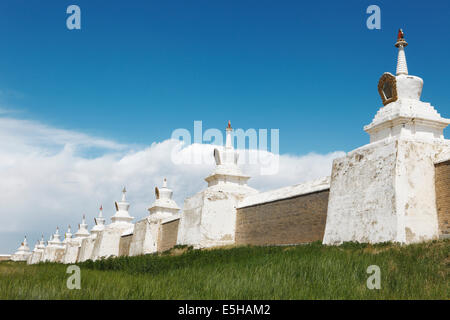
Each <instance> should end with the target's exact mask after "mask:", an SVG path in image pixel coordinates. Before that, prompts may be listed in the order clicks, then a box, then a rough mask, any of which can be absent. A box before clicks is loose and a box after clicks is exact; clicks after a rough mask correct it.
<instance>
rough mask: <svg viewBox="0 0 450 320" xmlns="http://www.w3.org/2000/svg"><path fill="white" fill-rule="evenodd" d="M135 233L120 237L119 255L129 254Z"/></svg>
mask: <svg viewBox="0 0 450 320" xmlns="http://www.w3.org/2000/svg"><path fill="white" fill-rule="evenodd" d="M132 238H133V234H129V235H126V236H121V237H120V242H119V257H123V256H128V255H129V252H130V244H131V239H132Z"/></svg>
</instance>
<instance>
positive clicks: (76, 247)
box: [62, 215, 90, 264]
mask: <svg viewBox="0 0 450 320" xmlns="http://www.w3.org/2000/svg"><path fill="white" fill-rule="evenodd" d="M89 236H90V233H89V231H88V225H87V224H86V216H85V215H83V219H82V221H81V223H80V224H78V231H77V232H76V233H75V237H72V234H71V230H70V226H69V230H68V232H67V233H66V239H65V241H64V242H65V246H66V250H65V253H64V257H63V259H62V262H63V263H67V264H69V263H75V262H77V261H78V258H79V254H80V247H81V243H82V241H83V239H86V238H89Z"/></svg>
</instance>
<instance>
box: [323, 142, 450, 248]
mask: <svg viewBox="0 0 450 320" xmlns="http://www.w3.org/2000/svg"><path fill="white" fill-rule="evenodd" d="M449 146H450V142H449V141H448V140H444V139H432V140H419V139H411V140H408V139H385V140H381V141H378V142H375V143H371V144H369V145H366V146H364V147H361V148H358V149H356V150H354V151H352V152H350V153H349V154H348V155H347V156H345V157H343V158H339V159H336V160H335V161H334V162H333V169H332V175H331V186H330V198H329V203H328V213H327V224H326V228H325V235H324V240H323V243H325V244H339V243H342V242H345V241H357V242H369V243H376V242H385V241H396V242H402V243H412V242H419V241H424V240H429V239H436V238H437V236H438V227H437V226H438V224H437V210H436V198H435V184H434V161H435V160H436V158H437V157H438V156H439V155H440V154H441V153H443V152H445V151H446V150H448V148H449Z"/></svg>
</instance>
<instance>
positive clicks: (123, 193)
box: [122, 187, 127, 202]
mask: <svg viewBox="0 0 450 320" xmlns="http://www.w3.org/2000/svg"><path fill="white" fill-rule="evenodd" d="M126 193H127V189H126V188H125V187H123V190H122V202H126V201H127V197H126Z"/></svg>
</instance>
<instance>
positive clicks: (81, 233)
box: [75, 214, 90, 238]
mask: <svg viewBox="0 0 450 320" xmlns="http://www.w3.org/2000/svg"><path fill="white" fill-rule="evenodd" d="M89 235H90V233H89V231H88V225H87V224H86V215H84V214H83V220H81V223H80V224H78V231H77V232H76V233H75V238H86V237H89Z"/></svg>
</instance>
